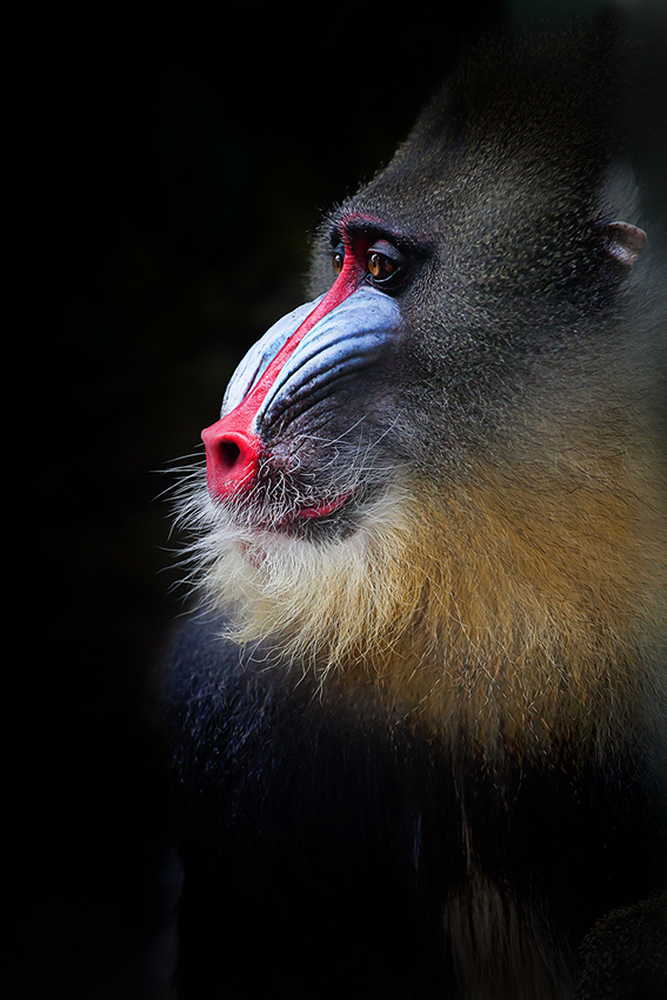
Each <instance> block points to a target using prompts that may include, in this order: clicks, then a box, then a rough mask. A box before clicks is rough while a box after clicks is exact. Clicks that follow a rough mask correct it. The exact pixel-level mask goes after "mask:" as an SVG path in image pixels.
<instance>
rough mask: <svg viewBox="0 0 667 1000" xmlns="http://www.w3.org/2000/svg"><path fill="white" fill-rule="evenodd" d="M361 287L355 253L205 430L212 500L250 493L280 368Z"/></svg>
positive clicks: (207, 477)
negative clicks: (260, 418)
mask: <svg viewBox="0 0 667 1000" xmlns="http://www.w3.org/2000/svg"><path fill="white" fill-rule="evenodd" d="M357 285H358V269H357V264H356V263H355V259H354V255H353V254H352V253H348V254H346V257H345V264H344V266H343V270H342V271H341V273H340V274H339V275H338V278H337V279H336V281H335V283H334V284H333V285H332V287H331V289H330V290H329V291H328V292H327V294H326V295H325V296H324V298H323V299H322V301H321V302H320V303H319V305H317V306H316V307H315V308H314V309H313V311H312V312H311V313H310V314H309V315H308V316H307V317H306V318H305V320H304V321H303V323H302V324H301V326H300V327H299V328H298V329H297V330H295V332H294V333H293V334H292V336H291V337H290V338H289V340H288V341H287V342H286V343H285V344H283V346H282V347H281V349H280V350H279V351H278V353H277V354H276V356H275V358H274V359H273V361H272V362H271V363H270V364H269V366H268V367H267V369H266V371H265V372H264V373H263V374H262V376H261V378H260V379H259V381H258V382H257V385H256V386H254V388H253V389H252V391H251V392H250V393H249V394H248V395H247V396H246V397H245V399H244V400H243V401H242V402H241V403H239V405H238V406H237V407H236V408H235V409H234V410H232V412H231V413H227V414H226V415H225V416H224V417H222V418H221V419H220V420H218V422H217V423H215V424H212V425H211V426H210V427H207V428H206V429H205V430H203V431H202V439H203V441H204V444H205V445H206V480H207V483H208V489H209V493H210V494H211V496H212V497H217V498H223V497H231V496H234V495H236V494H240V493H243V492H246V491H247V490H249V489H250V488H251V487H252V485H253V483H254V481H255V479H256V477H257V470H258V468H259V457H260V454H261V451H262V443H261V441H260V439H259V437H258V436H257V434H256V433H255V418H256V416H257V414H258V412H259V410H260V407H261V405H262V403H263V402H264V400H265V399H266V396H267V393H268V392H269V389H270V388H271V386H272V385H273V383H274V382H275V380H276V378H277V376H278V374H279V372H280V370H281V368H282V367H283V365H284V364H285V362H286V361H287V360H288V358H289V357H290V355H291V354H293V352H294V351H295V350H296V348H297V347H298V345H299V344H300V342H301V341H302V340H303V338H304V337H305V336H306V334H307V333H308V331H309V330H312V328H313V327H314V326H315V324H316V323H318V322H319V321H320V320H321V319H322V318H323V317H324V316H326V315H327V313H329V312H331V310H332V309H335V308H336V306H338V305H340V303H341V302H343V301H344V300H345V299H346V298H347V297H348V296H349V295H351V294H352V292H354V291H355V289H356V288H357Z"/></svg>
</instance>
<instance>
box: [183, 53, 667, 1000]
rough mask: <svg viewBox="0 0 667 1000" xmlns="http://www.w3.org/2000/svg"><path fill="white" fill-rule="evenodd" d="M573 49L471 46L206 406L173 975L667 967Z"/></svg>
mask: <svg viewBox="0 0 667 1000" xmlns="http://www.w3.org/2000/svg"><path fill="white" fill-rule="evenodd" d="M598 53H599V45H598V42H597V41H593V40H591V38H590V37H589V36H583V37H582V38H580V39H579V40H578V41H577V42H576V44H571V43H570V41H568V40H565V41H564V40H560V41H554V40H553V39H552V38H550V39H548V41H545V42H542V41H540V40H539V39H538V41H537V42H531V43H528V42H517V43H515V44H514V45H512V46H509V45H508V44H505V43H501V42H490V43H487V44H485V45H484V46H482V47H480V48H478V49H477V50H476V51H475V52H474V53H473V54H472V55H470V56H468V58H467V59H466V60H465V61H464V62H463V63H462V64H461V66H460V68H459V69H458V71H457V72H456V74H455V75H454V77H453V78H452V80H451V81H450V83H449V84H448V85H447V87H446V88H445V89H444V90H443V91H442V92H440V93H439V94H437V95H436V96H435V97H434V99H433V100H432V101H431V103H430V104H429V105H428V107H427V108H426V109H425V111H424V112H423V113H422V115H421V117H420V118H419V119H418V121H417V124H416V125H415V127H414V129H413V131H412V133H411V134H410V136H409V138H408V140H407V141H406V142H405V144H404V145H402V146H401V147H400V148H399V149H398V152H397V153H396V155H395V157H394V159H393V160H392V161H391V162H390V163H389V165H388V166H387V167H386V168H385V169H383V170H382V171H381V172H380V173H378V174H377V176H376V177H375V178H374V179H373V180H372V181H371V182H370V183H369V184H367V185H366V186H365V187H363V188H362V189H361V190H360V191H359V193H358V194H356V195H354V196H353V197H351V198H350V199H348V200H347V201H346V202H345V203H344V204H343V205H342V206H340V207H339V208H336V209H335V210H334V211H333V212H332V213H331V214H330V215H329V216H328V218H327V219H326V220H325V222H324V224H323V225H322V226H321V228H320V230H319V234H318V236H317V239H316V241H315V246H314V253H313V263H312V269H311V275H310V286H309V301H308V302H307V303H306V304H305V305H301V306H299V307H298V308H296V309H295V310H294V311H293V312H291V313H289V315H287V316H284V317H283V318H282V319H280V320H279V321H278V322H277V323H276V324H275V325H274V326H273V327H271V329H270V330H269V331H268V332H267V333H266V334H265V335H264V336H263V337H262V338H261V340H259V341H258V343H257V344H256V345H255V346H254V347H253V348H252V349H251V350H250V351H249V353H248V354H247V355H246V357H245V358H244V359H243V361H242V362H241V364H240V365H239V367H238V369H237V371H236V372H235V374H234V376H233V377H232V380H231V382H230V384H229V387H228V388H227V392H226V395H225V397H224V401H223V405H222V414H221V418H220V419H219V420H218V421H217V422H216V423H214V424H213V425H212V426H211V427H208V428H207V429H206V430H205V431H204V432H203V438H204V442H205V445H206V468H207V472H206V481H205V482H204V478H203V470H202V472H201V473H199V472H198V473H197V474H196V475H194V476H193V477H192V478H191V480H189V481H188V483H187V484H186V486H185V487H184V488H183V492H184V498H183V500H182V503H181V510H180V516H181V518H182V519H183V521H184V523H186V524H187V525H188V526H190V527H192V528H193V530H195V531H196V537H195V539H194V541H193V543H192V549H191V555H192V558H193V559H194V560H195V564H196V573H197V578H198V583H199V585H200V590H199V592H200V598H199V600H198V604H197V608H196V610H195V611H194V613H193V614H192V615H191V617H190V619H189V622H188V623H187V624H186V626H185V628H184V629H183V630H182V631H181V633H180V635H179V636H178V638H177V640H176V641H175V644H174V650H173V655H172V657H171V662H170V665H169V668H168V670H167V676H166V681H165V703H166V715H167V726H168V732H169V739H170V745H171V754H172V761H173V785H174V801H175V817H176V820H175V821H176V824H177V829H178V838H179V849H180V852H181V858H182V863H183V868H184V888H183V894H182V900H181V904H180V930H179V947H180V958H179V969H178V974H177V975H178V980H179V983H180V985H179V990H180V992H179V997H180V998H181V1000H191V998H196V1000H214V998H227V997H229V998H236V997H239V998H248V1000H254V998H262V1000H264V998H283V997H284V998H289V1000H362V998H363V1000H375V998H378V1000H380V998H382V1000H394V998H395V1000H574V998H576V1000H602V998H604V1000H610V998H625V1000H629V998H642V1000H652V998H658V997H660V998H662V997H665V996H667V977H666V972H665V961H666V958H665V956H667V924H666V919H667V907H666V905H665V896H664V895H663V894H664V891H665V882H666V874H667V836H666V832H667V831H666V828H667V823H666V818H667V805H666V804H667V796H666V795H665V791H666V785H667V775H666V771H667V764H666V760H667V750H666V744H667V740H666V730H667V707H666V706H667V698H666V689H667V683H666V678H667V668H666V662H667V661H666V653H665V650H666V647H667V627H666V625H665V594H666V591H667V571H666V570H667V559H666V555H665V553H666V549H667V510H666V507H667V504H666V497H667V491H666V490H665V477H664V471H665V447H664V440H663V439H662V433H664V426H663V427H662V430H661V427H660V421H661V418H662V415H661V407H662V406H663V405H664V393H665V387H664V382H663V384H662V385H661V379H664V372H665V363H664V351H665V342H664V334H665V325H666V323H665V308H664V277H663V280H662V291H661V279H660V263H659V260H658V253H657V246H658V243H659V239H657V238H656V239H655V240H654V236H653V230H651V227H650V225H648V224H646V223H645V222H643V220H642V219H641V217H640V214H639V212H640V209H639V206H638V191H637V184H636V182H635V181H634V179H633V174H632V170H631V168H630V166H629V164H628V162H627V160H626V158H625V152H626V151H625V150H624V148H623V144H622V142H621V137H620V129H619V127H618V124H617V112H616V102H615V99H614V98H613V96H610V90H611V89H612V88H611V85H610V81H613V79H614V77H615V71H614V70H613V68H609V66H608V65H607V62H606V61H605V60H604V59H602V58H598ZM640 222H643V224H644V225H646V228H647V229H648V231H649V239H648V241H647V235H646V233H645V232H644V231H643V229H641V228H639V225H638V223H640ZM645 246H646V250H645V252H643V251H644V249H645ZM661 295H663V297H662V298H661Z"/></svg>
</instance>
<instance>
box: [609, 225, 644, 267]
mask: <svg viewBox="0 0 667 1000" xmlns="http://www.w3.org/2000/svg"><path fill="white" fill-rule="evenodd" d="M605 233H606V235H607V237H608V239H609V244H608V246H609V251H610V253H611V254H612V255H613V256H614V257H615V258H616V260H618V261H619V262H620V263H621V264H624V265H625V266H626V267H627V268H630V267H632V265H633V264H634V263H635V261H636V260H637V258H638V257H639V255H640V253H641V252H642V250H643V249H644V247H645V246H646V233H645V232H644V230H643V229H640V228H639V227H638V226H631V225H630V223H629V222H610V223H609V225H608V226H607V227H606V229H605Z"/></svg>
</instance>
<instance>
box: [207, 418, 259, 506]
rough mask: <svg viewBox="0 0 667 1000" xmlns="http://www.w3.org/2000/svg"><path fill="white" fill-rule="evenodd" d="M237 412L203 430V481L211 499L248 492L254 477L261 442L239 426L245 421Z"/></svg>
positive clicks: (245, 428)
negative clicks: (204, 472)
mask: <svg viewBox="0 0 667 1000" xmlns="http://www.w3.org/2000/svg"><path fill="white" fill-rule="evenodd" d="M239 409H241V407H239V408H238V409H236V410H233V411H232V412H231V413H228V414H227V416H226V417H223V418H222V420H218V422H217V423H215V424H212V425H211V426H210V427H207V428H206V429H205V430H203V431H202V435H201V436H202V438H203V441H204V444H205V445H206V481H207V483H208V490H209V493H210V494H211V496H212V497H230V496H233V495H234V494H235V493H239V492H241V491H245V490H248V489H250V487H251V486H252V484H253V482H254V479H255V477H256V475H257V468H258V460H259V454H260V451H261V444H260V440H259V438H258V437H256V436H255V435H254V434H252V433H251V432H250V431H249V430H248V429H247V426H246V427H243V426H242V425H243V423H246V421H244V420H243V415H242V414H239V412H238V410H239ZM239 418H240V419H239Z"/></svg>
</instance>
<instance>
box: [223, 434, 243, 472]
mask: <svg viewBox="0 0 667 1000" xmlns="http://www.w3.org/2000/svg"><path fill="white" fill-rule="evenodd" d="M240 454H241V449H240V448H239V446H238V445H237V444H235V443H234V442H233V441H220V442H219V444H218V464H219V468H220V470H221V471H222V470H226V471H227V472H231V470H232V469H233V468H234V466H235V465H236V463H237V462H238V460H239V456H240Z"/></svg>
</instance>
